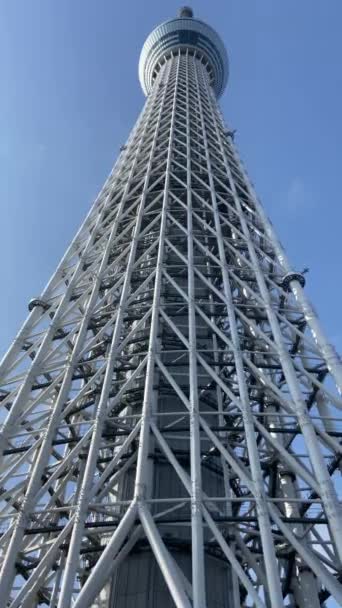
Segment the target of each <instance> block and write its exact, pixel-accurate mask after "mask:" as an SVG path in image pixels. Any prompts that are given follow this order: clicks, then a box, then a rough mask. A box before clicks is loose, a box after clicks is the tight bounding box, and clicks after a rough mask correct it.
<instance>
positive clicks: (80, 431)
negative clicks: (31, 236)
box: [0, 9, 342, 608]
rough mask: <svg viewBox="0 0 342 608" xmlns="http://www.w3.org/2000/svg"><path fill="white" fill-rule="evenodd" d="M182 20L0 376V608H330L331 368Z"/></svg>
mask: <svg viewBox="0 0 342 608" xmlns="http://www.w3.org/2000/svg"><path fill="white" fill-rule="evenodd" d="M184 10H185V9H184ZM186 11H189V9H186ZM186 11H185V14H183V17H182V18H181V19H178V20H174V21H173V22H168V24H170V23H171V24H173V23H176V26H177V27H176V26H175V27H176V30H175V31H177V32H178V30H179V31H180V34H179V40H178V42H177V44H176V47H175V46H172V48H171V47H170V45H169V42H168V41H169V38H168V37H167V36H168V35H169V34H168V33H167V32H166V30H167V25H168V24H166V26H165V25H163V26H160V28H163V27H164V30H165V31H164V30H163V32H162V34H160V35H159V34H158V36H157V35H155V37H154V38H153V33H152V35H151V37H152V38H153V39H152V43H153V44H152V43H151V44H150V46H148V41H147V43H146V45H147V47H146V48H147V49H148V55H147V59H146V65H145V64H144V65H145V67H144V66H143V67H144V69H145V68H146V70H145V72H144V71H143V72H142V73H143V74H144V78H145V76H146V81H145V85H146V91H147V93H148V97H147V100H146V104H145V106H144V108H143V111H142V113H141V115H140V117H139V119H138V121H137V123H136V125H135V127H134V129H133V131H132V133H131V135H130V137H129V139H128V142H127V144H126V145H125V146H123V147H122V150H121V154H120V156H119V159H118V162H117V164H116V165H115V167H114V169H113V171H112V173H111V175H110V176H109V178H108V179H107V182H106V184H105V185H104V187H103V189H102V191H101V192H100V194H99V196H98V198H97V200H96V201H95V203H94V206H93V208H92V209H91V211H90V213H89V215H88V217H87V218H86V220H85V222H84V224H83V225H82V227H81V228H80V230H79V232H78V234H77V235H76V237H75V239H74V241H73V242H72V244H71V246H70V248H69V249H68V251H67V252H66V254H65V256H64V258H63V259H62V261H61V263H60V265H59V267H58V269H57V271H56V273H55V274H54V276H53V277H52V279H51V280H50V282H49V284H48V285H47V287H46V289H45V290H44V292H43V293H42V295H41V296H40V297H39V298H36V299H35V300H33V301H32V302H31V303H30V308H31V312H30V315H29V317H28V319H27V321H26V322H25V323H24V326H23V328H22V329H21V331H20V332H19V334H18V336H17V338H16V340H15V341H14V342H13V344H12V346H11V348H10V349H9V351H8V353H7V354H6V355H5V357H4V359H3V361H2V364H1V369H0V379H1V385H0V390H1V393H0V398H1V405H2V408H1V410H2V423H3V424H2V429H1V435H0V449H1V454H2V460H1V475H0V487H1V495H0V507H1V517H2V519H1V521H2V536H1V538H0V548H1V552H2V569H1V573H0V597H2V598H3V602H5V603H4V604H3V605H4V606H5V605H7V606H10V607H11V608H19V606H20V607H23V608H30V607H32V606H38V605H48V606H51V607H53V608H69V607H71V606H73V608H86V607H90V606H92V607H93V608H94V607H95V606H98V607H100V606H101V608H128V607H129V606H138V607H139V608H156V607H157V606H160V605H162V606H163V608H169V607H170V608H171V607H173V606H177V607H179V608H190V607H191V606H193V607H194V608H205V607H208V608H239V607H240V606H244V607H246V608H247V607H248V606H257V607H258V608H262V607H263V608H270V607H272V608H278V607H279V608H280V607H281V606H298V607H299V608H306V607H307V606H310V607H311V608H318V607H319V606H323V605H325V604H324V603H325V601H326V600H327V599H328V598H329V597H330V596H331V597H333V598H334V599H335V601H337V602H338V603H340V604H341V605H342V585H341V582H340V577H341V557H342V518H341V507H340V504H339V500H338V496H337V491H336V478H337V474H338V472H339V466H340V455H341V446H340V440H341V433H340V431H339V425H338V421H339V417H340V409H341V407H342V400H341V394H340V393H339V392H338V390H337V389H335V383H337V385H339V382H340V381H341V363H340V360H339V358H338V357H337V355H336V354H335V352H334V350H333V348H332V347H331V346H330V345H329V343H328V342H327V340H326V339H325V337H324V333H323V330H322V329H321V327H320V324H319V321H318V318H317V316H316V314H315V313H314V311H313V310H312V308H311V306H310V304H309V303H308V301H307V299H306V296H305V292H304V277H303V275H302V274H300V273H298V272H294V271H293V270H292V269H291V268H290V266H289V264H288V262H287V260H286V258H285V255H284V253H283V251H282V249H281V246H280V244H279V242H278V240H277V238H276V235H275V233H274V231H273V228H272V226H271V224H270V223H269V221H268V219H267V217H266V216H265V213H264V211H263V209H262V207H261V205H260V203H259V202H258V200H257V198H256V196H255V193H254V191H253V188H252V185H251V183H250V181H249V179H248V176H247V175H246V172H245V170H244V168H243V166H242V164H241V161H240V160H239V157H238V154H237V150H236V147H235V145H234V141H233V132H232V131H230V130H229V129H227V127H226V126H225V124H224V122H223V119H222V116H221V113H220V110H219V107H218V103H217V98H216V94H218V92H219V91H220V88H222V86H223V84H222V83H223V81H224V67H222V66H224V61H223V60H222V65H221V64H220V63H219V59H220V57H219V58H218V59H217V58H216V59H215V57H216V55H215V52H216V51H215V48H219V46H218V43H217V47H215V48H214V47H213V48H214V50H213V49H212V48H210V47H209V46H208V44H207V46H208V48H209V51H205V45H204V46H203V45H202V47H200V42H201V36H202V34H203V32H204V34H205V29H203V28H205V27H207V26H205V24H202V23H201V22H196V21H195V20H193V19H192V17H191V15H190V13H189V12H186ZM189 23H190V25H189ZM196 24H199V25H196ZM165 28H166V29H165ZM172 28H173V26H172V27H171V26H170V31H172V32H174V29H172ZM177 28H178V29H177ZM186 28H188V30H187V29H186ZM191 28H193V29H191ZM196 28H197V30H198V31H197V30H196ZM201 28H202V29H201ZM157 30H158V28H157ZM157 30H156V31H157ZM202 30H203V31H202ZM184 31H185V32H186V35H185V34H184ZM165 32H166V33H165ZM204 34H203V36H204ZM174 35H175V34H174V33H172V36H173V37H174ZM170 39H171V40H172V45H174V38H172V37H171V38H170ZM148 40H149V39H148ZM157 42H158V44H159V43H161V44H162V47H161V50H160V49H159V47H158V46H157ZM203 49H204V50H203ZM153 53H154V54H155V57H154V55H153ZM158 53H159V55H158ZM157 55H158V57H157ZM151 56H152V58H153V62H152V59H151ZM149 62H150V63H149ZM215 62H216V63H215ZM146 66H147V67H146ZM220 79H221V80H220ZM145 85H144V86H145ZM215 93H216V94H215ZM341 387H342V383H340V388H341Z"/></svg>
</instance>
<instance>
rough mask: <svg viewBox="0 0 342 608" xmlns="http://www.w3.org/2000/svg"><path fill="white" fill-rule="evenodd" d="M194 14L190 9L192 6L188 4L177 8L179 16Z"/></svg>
mask: <svg viewBox="0 0 342 608" xmlns="http://www.w3.org/2000/svg"><path fill="white" fill-rule="evenodd" d="M193 16H194V12H193V10H192V8H190V7H189V6H182V8H180V9H179V17H189V18H191V17H193Z"/></svg>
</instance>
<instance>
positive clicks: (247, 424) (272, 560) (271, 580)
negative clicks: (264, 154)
mask: <svg viewBox="0 0 342 608" xmlns="http://www.w3.org/2000/svg"><path fill="white" fill-rule="evenodd" d="M201 76H202V78H201V80H202V86H203V87H206V86H208V80H207V76H206V74H205V73H204V72H202V73H201ZM196 81H197V92H198V98H199V107H200V113H201V122H202V129H203V141H204V145H205V153H206V161H207V168H208V177H209V184H210V193H211V202H212V205H213V213H214V220H215V229H216V233H217V246H218V249H219V254H220V260H221V263H222V267H223V271H222V278H223V285H224V294H225V297H226V302H227V312H228V319H229V324H230V331H231V336H232V344H233V349H234V361H235V367H236V375H237V378H238V384H239V393H240V402H241V405H242V407H243V410H242V415H243V421H244V428H245V433H246V442H247V446H248V452H249V462H250V467H251V473H252V479H253V484H254V491H253V493H254V496H255V501H256V509H257V513H258V520H259V526H260V535H261V540H262V546H263V550H264V561H265V568H266V572H267V582H268V591H269V594H270V599H271V602H272V606H274V608H281V607H282V606H283V596H282V592H281V587H280V582H279V571H278V567H277V559H276V555H275V549H274V543H273V537H272V531H271V525H270V521H269V514H268V509H267V503H266V494H265V490H264V484H263V476H262V471H261V467H260V461H259V455H258V447H257V444H256V440H255V432H254V423H253V416H252V412H251V409H250V403H249V396H248V390H247V386H246V381H245V373H244V366H243V361H242V357H241V348H240V342H239V336H238V331H237V325H236V318H235V314H234V305H233V298H232V292H231V288H230V281H229V277H228V274H227V271H226V267H227V261H226V257H225V251H224V246H223V237H222V232H221V225H220V220H219V216H218V208H217V200H216V193H215V187H214V182H213V169H212V166H211V159H210V153H209V148H208V141H207V134H206V125H205V120H204V117H203V108H202V102H201V91H200V84H199V81H198V76H197V72H196Z"/></svg>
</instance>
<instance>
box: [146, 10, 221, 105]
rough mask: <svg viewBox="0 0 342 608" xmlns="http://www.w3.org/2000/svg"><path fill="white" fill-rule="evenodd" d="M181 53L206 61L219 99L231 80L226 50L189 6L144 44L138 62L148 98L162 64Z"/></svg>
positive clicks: (154, 32)
mask: <svg viewBox="0 0 342 608" xmlns="http://www.w3.org/2000/svg"><path fill="white" fill-rule="evenodd" d="M179 50H180V51H181V52H182V51H184V52H185V51H186V50H188V51H189V52H190V53H192V54H194V53H196V54H197V55H199V56H201V57H202V58H203V59H204V61H205V63H206V65H207V66H208V71H209V73H210V76H211V82H212V86H213V89H214V91H215V93H216V95H217V97H220V95H222V93H223V91H224V89H225V86H226V84H227V80H228V72H229V68H228V56H227V51H226V49H225V47H224V45H223V42H222V40H221V38H220V37H219V36H218V34H217V33H216V32H215V30H213V29H212V28H211V27H210V26H209V25H207V24H206V23H204V22H203V21H200V20H199V19H194V17H193V11H192V9H191V8H189V7H188V6H183V7H182V8H181V9H180V10H179V16H178V17H176V18H175V19H171V20H169V21H165V22H164V23H161V24H160V25H158V26H157V27H156V28H155V29H154V30H153V31H152V32H151V34H150V35H149V36H148V37H147V39H146V41H145V44H144V46H143V48H142V51H141V54H140V60H139V80H140V84H141V87H142V90H143V91H144V93H145V95H148V93H149V92H150V91H151V89H152V86H153V82H154V80H155V78H156V76H157V74H158V71H159V69H160V66H161V65H162V63H163V61H164V60H165V59H168V58H169V57H170V56H171V55H172V54H173V53H177V52H178V51H179Z"/></svg>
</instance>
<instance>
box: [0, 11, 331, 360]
mask: <svg viewBox="0 0 342 608" xmlns="http://www.w3.org/2000/svg"><path fill="white" fill-rule="evenodd" d="M179 4H180V3H179V2H178V1H177V2H176V1H174V0H169V1H168V2H161V1H159V2H157V1H155V0H144V1H143V2H139V1H138V0H130V1H129V2H115V1H114V0H72V1H71V0H58V2H56V1H54V0H30V1H29V2H27V1H26V0H2V1H1V2H0V62H1V75H2V77H1V80H2V94H1V97H0V162H1V165H0V166H1V174H0V175H1V179H0V205H1V238H0V259H1V261H2V264H1V285H2V296H1V298H0V315H1V319H2V323H1V327H0V352H3V351H4V350H5V349H6V348H7V345H8V344H9V342H10V340H11V339H13V338H14V335H15V332H16V330H17V329H18V328H19V325H20V323H21V322H22V321H23V319H24V318H25V316H26V314H27V303H28V301H29V300H30V298H31V297H33V296H35V295H38V294H39V293H40V291H41V289H42V288H43V286H44V285H45V283H46V282H47V280H48V278H49V276H50V274H51V273H52V271H53V269H54V267H55V266H56V264H57V262H58V260H59V259H60V257H61V256H62V254H63V252H64V250H65V248H66V246H67V244H68V243H69V241H70V239H71V238H72V236H73V234H74V233H75V231H76V229H77V228H78V226H79V224H80V222H81V220H82V219H83V217H84V216H85V214H86V212H87V210H88V208H89V206H90V204H91V202H92V200H93V199H94V197H95V195H96V193H97V191H98V189H99V188H100V186H101V184H102V183H103V181H104V179H105V177H106V175H107V174H108V172H109V171H110V168H111V166H112V164H113V162H114V160H115V157H116V155H117V153H118V149H119V147H120V145H122V144H123V143H124V142H125V139H126V138H127V136H128V133H129V131H130V128H131V127H132V125H133V123H134V121H135V119H136V117H137V114H138V112H139V110H140V108H141V106H142V103H143V99H144V98H143V94H142V92H141V91H140V88H139V83H138V79H137V63H138V57H139V52H140V49H141V46H142V44H143V42H144V39H145V37H146V36H147V34H148V33H149V32H150V31H151V29H152V28H153V27H154V26H155V25H157V24H158V23H159V22H161V21H163V20H166V19H168V18H170V17H173V16H174V15H175V14H176V12H177V10H178V7H179ZM192 7H193V8H194V11H195V14H196V15H197V16H198V17H199V18H201V19H203V20H207V21H208V22H209V23H210V24H211V25H212V26H213V27H214V28H216V29H217V31H218V32H219V33H220V35H221V36H222V38H223V40H224V42H225V44H226V46H227V49H228V53H229V56H230V65H231V74H230V80H229V83H228V87H227V90H226V93H225V94H224V96H223V98H222V100H221V105H222V109H223V112H224V115H225V117H226V119H227V120H228V122H229V123H230V125H231V126H232V127H233V128H237V130H238V133H237V143H238V146H239V150H240V153H241V156H242V158H243V160H244V162H245V163H246V165H247V168H248V171H249V174H250V175H251V177H252V180H253V182H254V183H255V186H256V189H257V191H258V193H259V195H260V197H261V199H262V201H263V203H264V206H265V207H266V210H267V212H268V214H269V215H270V217H271V219H272V221H273V223H274V224H275V226H276V228H277V230H278V233H279V234H280V237H281V239H282V241H283V243H284V245H285V247H286V249H287V252H288V255H289V257H290V259H291V260H292V262H293V264H294V266H295V267H296V268H298V269H302V268H303V267H305V266H308V267H309V268H310V273H309V275H308V284H307V289H308V292H309V294H310V296H311V297H312V300H313V301H314V304H315V307H316V309H317V310H318V312H319V314H320V316H321V318H322V321H323V322H324V325H325V327H326V330H327V332H328V334H329V336H330V337H331V339H332V340H333V341H334V342H335V343H336V345H337V346H338V347H339V348H340V350H342V348H341V347H342V329H341V325H340V316H341V315H340V299H341V280H340V276H341V272H340V263H341V241H342V234H341V220H342V204H341V203H342V201H341V194H340V179H341V150H342V122H341V106H342V104H341V101H342V99H341V98H342V71H341V67H340V62H341V54H342V37H341V35H340V25H341V20H342V3H341V0H326V1H324V2H323V0H322V1H319V0H301V1H300V2H298V0H286V2H283V1H280V0H229V1H228V0H212V1H211V2H209V1H208V0H195V1H194V2H192Z"/></svg>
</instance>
